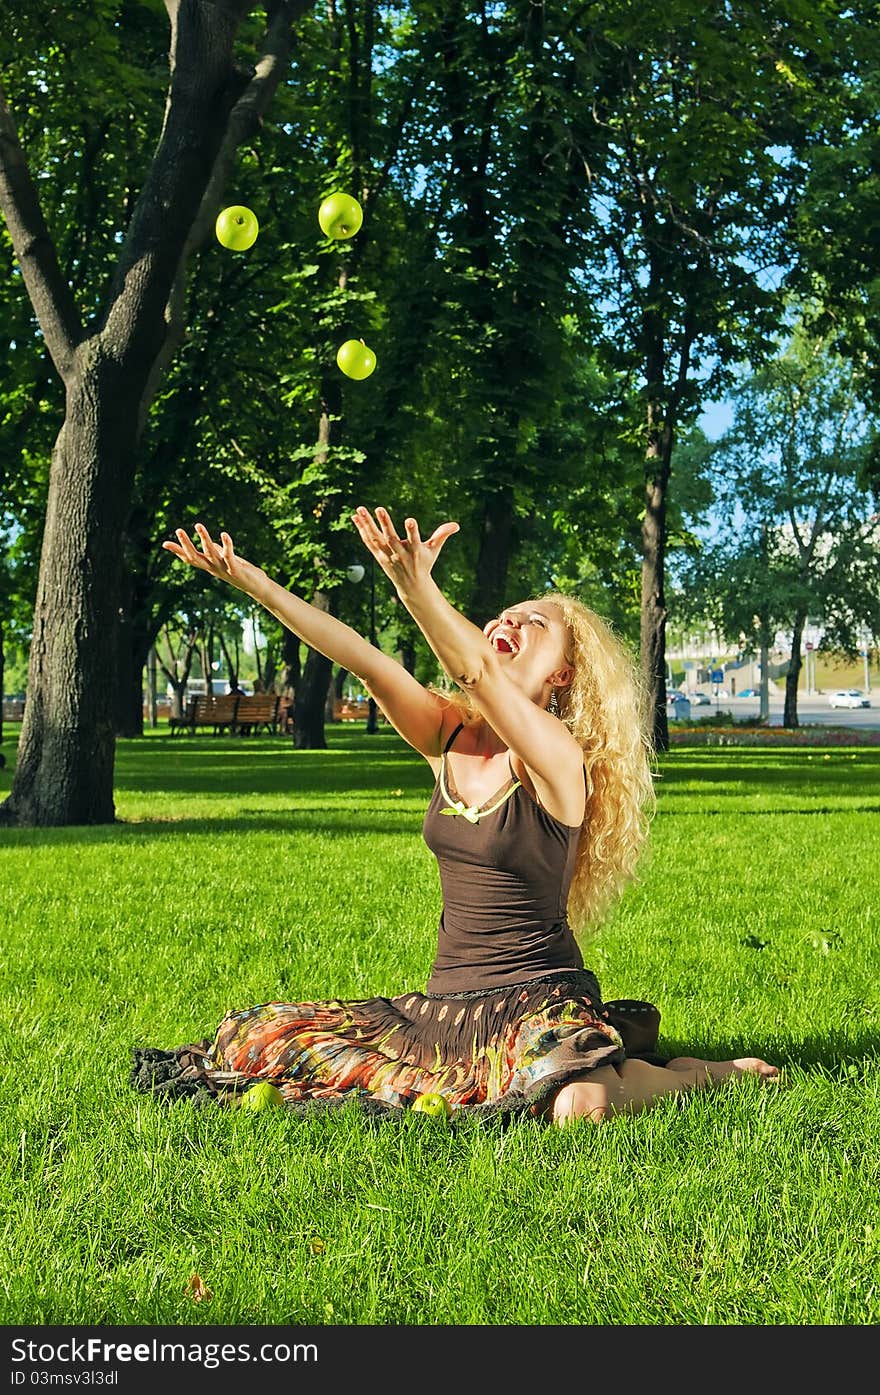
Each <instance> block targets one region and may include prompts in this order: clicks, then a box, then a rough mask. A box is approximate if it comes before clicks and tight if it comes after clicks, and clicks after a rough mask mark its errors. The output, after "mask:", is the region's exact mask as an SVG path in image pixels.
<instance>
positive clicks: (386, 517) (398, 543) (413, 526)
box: [352, 505, 458, 599]
mask: <svg viewBox="0 0 880 1395" xmlns="http://www.w3.org/2000/svg"><path fill="white" fill-rule="evenodd" d="M352 518H353V520H354V523H355V525H356V527H357V530H358V532H359V533H360V535H361V538H362V539H363V541H364V543H365V544H366V546H367V547H368V548H369V550H370V552H371V553H372V554H373V556H374V557H375V559H376V561H377V562H378V563H379V566H380V567H381V568H382V570H383V572H384V573H385V575H386V576H388V577H390V578H391V580H392V581H393V582H394V585H395V586H396V588H397V591H398V594H399V595H400V597H401V599H402V598H403V597H405V596H406V595H408V594H411V593H412V592H413V590H414V589H416V588H417V587H418V585H419V583H420V582H422V581H424V580H425V578H426V577H429V576H430V575H431V569H432V567H433V566H434V563H435V562H436V561H437V558H438V557H439V555H440V549H441V547H442V546H443V544H444V543H445V542H446V539H447V538H451V537H452V534H453V533H457V532H458V524H457V523H441V524H440V525H439V527H437V528H435V529H434V531H433V533H432V534H431V536H430V537H429V538H427V539H426V541H425V542H422V539H421V536H420V535H419V525H418V524H417V523H416V521H415V519H414V518H407V519H406V520H405V522H404V526H405V528H406V537H405V538H400V537H398V535H397V530H396V529H395V527H394V524H393V523H392V522H391V516H390V514H389V513H388V512H387V510H386V509H383V508H377V509H376V520H375V522H374V520H373V518H372V515H371V514H370V511H369V509H365V508H364V507H363V505H361V507H360V508H359V509H357V510H356V511H355V512H354V513H353V514H352Z"/></svg>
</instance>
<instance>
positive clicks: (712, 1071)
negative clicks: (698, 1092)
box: [666, 1056, 779, 1085]
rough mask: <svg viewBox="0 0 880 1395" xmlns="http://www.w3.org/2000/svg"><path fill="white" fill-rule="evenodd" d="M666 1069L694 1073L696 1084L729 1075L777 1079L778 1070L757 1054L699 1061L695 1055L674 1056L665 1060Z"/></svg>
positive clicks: (714, 1081)
mask: <svg viewBox="0 0 880 1395" xmlns="http://www.w3.org/2000/svg"><path fill="white" fill-rule="evenodd" d="M666 1069H667V1070H675V1071H681V1073H682V1074H683V1075H691V1074H695V1075H696V1082H697V1084H698V1085H717V1084H718V1082H719V1081H720V1080H728V1079H729V1078H730V1077H731V1076H742V1075H759V1076H761V1077H762V1078H763V1079H765V1080H777V1079H778V1078H779V1070H778V1068H777V1067H776V1066H771V1065H770V1064H769V1062H767V1061H762V1060H761V1059H760V1057H759V1056H739V1057H737V1059H736V1060H735V1061H701V1060H700V1059H699V1058H698V1057H696V1056H676V1057H675V1059H674V1060H673V1061H667V1062H666Z"/></svg>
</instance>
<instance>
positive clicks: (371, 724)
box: [348, 557, 379, 736]
mask: <svg viewBox="0 0 880 1395" xmlns="http://www.w3.org/2000/svg"><path fill="white" fill-rule="evenodd" d="M348 579H349V581H354V582H358V581H363V579H364V569H363V567H362V566H361V564H360V562H353V563H352V565H351V566H350V567H349V568H348ZM370 643H371V644H372V645H373V647H374V648H375V647H376V559H375V557H371V558H370ZM378 730H379V723H378V720H377V709H376V700H375V698H374V697H373V695H372V693H370V694H369V700H368V703H367V725H366V727H365V731H366V732H367V734H368V735H370V736H375V734H376V733H377V732H378Z"/></svg>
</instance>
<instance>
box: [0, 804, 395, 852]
mask: <svg viewBox="0 0 880 1395" xmlns="http://www.w3.org/2000/svg"><path fill="white" fill-rule="evenodd" d="M421 822H422V815H421V814H419V813H417V812H411V811H408V810H406V809H401V811H400V814H399V815H397V816H395V817H393V818H388V817H387V810H385V811H383V813H382V814H381V815H380V814H378V813H375V812H371V811H370V810H364V811H362V812H360V813H358V812H354V811H352V810H351V809H350V808H347V809H340V810H339V813H338V815H336V817H335V819H334V817H333V816H332V815H330V816H328V813H327V809H326V807H315V808H314V809H302V808H299V809H292V810H291V811H290V813H289V814H279V813H278V811H277V810H274V811H272V813H271V814H268V815H267V814H264V813H261V812H260V811H259V810H255V811H253V816H252V817H251V816H250V815H249V816H248V817H240V818H219V819H212V818H203V819H192V818H190V819H174V818H169V819H143V820H139V819H130V820H128V819H121V820H117V822H116V823H113V824H95V825H94V826H91V825H86V824H76V825H74V826H72V827H69V828H4V829H3V846H4V847H6V848H7V849H9V848H12V847H19V846H21V847H31V846H36V847H53V846H64V847H69V846H74V845H77V844H82V845H85V846H95V845H97V844H103V843H107V844H121V845H125V844H127V843H143V842H146V841H147V840H148V839H156V840H161V839H163V838H178V837H180V836H181V835H182V834H188V835H193V834H203V835H204V836H205V837H206V838H214V837H222V836H230V837H233V836H234V837H237V838H240V837H241V836H242V834H256V833H283V834H284V835H285V836H287V837H289V836H290V835H291V834H292V833H320V834H325V835H327V836H328V837H331V838H335V839H344V838H361V837H363V836H369V837H376V836H377V835H380V834H393V835H395V836H397V835H400V834H401V833H403V834H408V835H410V836H411V837H412V838H413V839H416V838H420V837H421Z"/></svg>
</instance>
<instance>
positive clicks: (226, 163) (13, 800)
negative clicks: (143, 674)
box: [0, 0, 306, 827]
mask: <svg viewBox="0 0 880 1395" xmlns="http://www.w3.org/2000/svg"><path fill="white" fill-rule="evenodd" d="M305 8H306V6H305V3H304V0H279V3H277V4H276V5H274V6H273V7H269V13H268V15H267V18H268V25H267V29H266V36H265V40H266V42H265V47H264V51H263V53H262V54H260V55H259V58H258V62H257V63H256V65H254V66H252V67H251V70H250V73H249V72H248V70H247V69H246V68H245V67H244V65H243V64H242V65H241V66H239V64H238V62H237V54H236V37H237V32H238V29H239V27H240V25H241V23H242V20H243V19H244V16H245V13H246V11H248V9H249V6H247V4H246V3H245V0H224V3H223V4H213V5H211V4H204V3H201V0H166V9H167V11H168V16H169V20H170V26H171V46H170V54H169V74H170V83H169V90H168V95H167V100H166V106H165V113H164V121H163V124H162V131H161V134H160V137H159V143H158V146H157V149H156V153H155V156H154V158H153V161H152V164H151V166H150V168H149V171H148V173H147V177H146V180H145V182H144V185H143V187H142V189H141V192H140V195H139V197H138V199H137V202H136V204H135V207H134V209H133V212H132V215H131V218H130V220H129V223H128V230H127V232H126V234H125V237H124V239H123V241H122V245H121V248H120V254H119V259H118V261H117V263H116V265H115V267H114V268H113V269H112V272H111V274H110V276H109V284H108V289H107V294H106V299H105V301H104V304H103V307H102V309H101V312H100V313H99V314H98V315H97V316H96V317H95V319H94V320H93V322H92V324H93V328H90V329H89V330H88V331H87V330H86V328H85V326H84V325H83V323H82V321H81V318H80V314H79V310H78V306H77V303H76V299H75V297H74V295H73V292H72V290H71V288H70V286H69V285H68V283H67V282H66V281H65V280H64V277H63V275H62V273H61V268H60V265H59V260H58V256H57V252H56V249H55V246H54V244H53V242H52V239H51V236H50V234H49V231H48V228H47V226H46V223H45V219H44V216H43V212H42V208H41V205H40V197H39V193H38V189H37V185H36V183H35V181H34V180H33V179H32V177H31V175H30V171H29V170H28V168H27V162H26V160H25V157H24V152H23V151H22V149H21V145H20V142H19V140H18V135H17V132H16V129H15V123H14V119H13V117H12V112H11V109H10V108H9V106H8V104H7V102H6V101H5V98H4V97H3V94H2V93H0V207H2V210H3V214H4V218H5V221H6V226H7V230H8V232H9V234H10V236H11V239H12V245H13V249H14V252H15V254H16V256H17V258H18V262H19V266H20V269H21V274H22V276H23V279H24V282H25V285H26V286H27V290H28V294H29V296H30V299H31V303H32V305H33V307H34V310H35V312H36V315H37V318H38V321H39V325H40V330H41V332H42V334H43V337H44V339H45V342H46V346H47V349H48V351H49V353H50V355H51V357H52V361H53V364H54V366H55V368H56V370H57V372H58V374H59V376H60V378H61V379H62V381H63V382H64V385H65V388H66V394H67V411H66V416H65V420H64V424H63V426H62V427H61V430H60V432H59V434H58V438H57V441H56V443H55V449H54V451H53V456H52V469H51V472H50V479H49V497H48V504H47V510H46V521H45V527H44V535H43V547H42V554H41V561H40V573H39V579H38V584H37V599H36V606H35V611H34V623H33V639H32V645H31V656H30V667H29V672H28V701H27V705H26V707H25V721H24V724H23V728H22V733H21V745H20V752H21V757H20V760H19V762H18V765H17V767H16V772H15V779H14V781H13V786H12V792H11V793H10V795H9V797H8V798H7V799H6V800H5V801H4V803H3V804H2V805H0V822H5V823H19V824H26V825H30V826H34V827H40V826H48V825H67V824H95V823H113V822H115V810H114V804H113V765H114V715H115V714H114V699H113V688H114V674H115V663H116V657H117V622H118V618H119V617H118V607H119V586H120V572H121V560H120V549H119V539H120V537H121V536H122V533H123V530H124V527H125V525H126V522H127V518H128V514H129V512H130V508H131V496H132V480H133V462H134V461H135V459H136V452H137V446H138V441H139V438H140V434H141V430H142V427H143V423H144V422H145V420H146V415H147V412H148V409H149V406H150V403H151V401H152V400H153V398H154V396H155V393H156V391H157V389H158V387H159V383H160V381H161V379H162V377H163V375H164V373H165V371H166V370H167V367H168V363H169V360H170V357H171V356H172V355H173V352H174V349H175V348H176V346H177V343H178V342H179V341H178V339H177V338H176V337H175V332H174V329H173V322H174V321H175V316H174V314H173V313H172V311H173V305H172V303H173V302H174V301H175V299H176V300H177V301H178V302H182V298H183V297H182V292H183V286H184V276H185V265H186V260H187V257H188V255H189V254H190V253H191V252H192V250H193V248H194V247H195V245H197V243H198V240H199V237H200V236H209V235H210V228H211V225H212V224H213V221H214V218H215V217H216V212H217V207H218V206H219V201H220V199H221V198H222V193H223V186H224V184H225V181H226V178H227V177H228V175H229V173H230V170H231V167H232V163H233V159H234V155H235V151H236V149H237V148H238V146H239V145H240V143H241V141H242V140H243V139H245V138H246V137H248V138H249V137H250V136H251V135H252V134H253V132H254V131H255V129H256V125H257V122H258V121H259V120H260V118H261V116H262V114H263V112H264V110H265V107H266V105H267V103H268V101H269V99H270V97H271V95H272V93H273V92H274V90H275V87H276V86H277V84H278V82H279V81H280V79H281V76H282V73H283V72H284V71H285V70H286V59H287V54H288V52H289V44H290V30H291V26H292V23H293V21H294V19H297V18H299V15H300V13H301V12H302V10H304V9H305ZM59 177H63V174H59ZM111 216H112V215H111ZM178 318H179V317H178ZM177 328H178V329H179V324H178V326H177Z"/></svg>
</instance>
